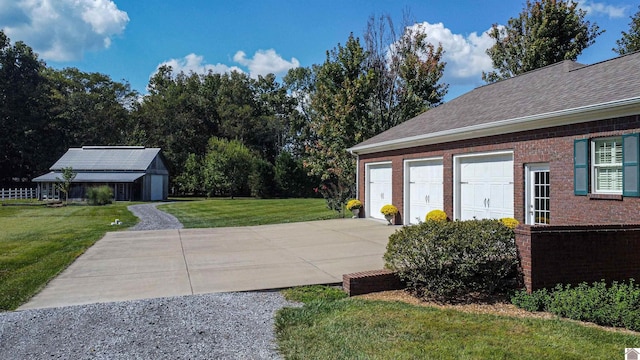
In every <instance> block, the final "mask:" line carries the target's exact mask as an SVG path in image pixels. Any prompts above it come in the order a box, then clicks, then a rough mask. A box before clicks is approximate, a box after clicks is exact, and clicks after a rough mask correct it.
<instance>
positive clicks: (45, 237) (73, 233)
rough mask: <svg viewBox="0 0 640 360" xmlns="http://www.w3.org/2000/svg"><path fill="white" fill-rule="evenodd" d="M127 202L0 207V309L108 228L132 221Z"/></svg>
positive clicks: (17, 301)
mask: <svg viewBox="0 0 640 360" xmlns="http://www.w3.org/2000/svg"><path fill="white" fill-rule="evenodd" d="M127 205H131V203H123V204H113V205H107V206H76V205H70V206H65V207H60V208H48V207H44V206H0V229H2V231H0V311H7V310H14V309H15V308H17V307H18V306H20V305H21V304H23V303H24V302H26V301H27V300H29V299H30V298H31V297H32V296H33V295H35V294H36V293H37V292H38V291H40V289H42V287H44V285H46V284H47V283H48V282H49V281H50V280H51V279H52V278H53V277H55V276H56V275H57V274H59V273H60V272H61V271H62V270H64V269H65V268H66V267H67V266H69V264H71V263H72V262H73V261H74V260H75V259H76V258H77V257H78V256H80V255H81V254H82V253H84V251H85V250H86V249H87V248H89V247H90V246H91V245H93V244H94V243H95V242H96V241H97V240H99V239H100V238H101V237H102V236H104V234H105V233H106V232H107V231H115V230H118V229H123V228H126V227H128V226H131V225H134V224H135V223H136V222H137V221H138V219H137V218H136V217H135V216H133V214H131V213H130V212H129V211H128V210H127ZM116 218H117V219H120V220H121V221H122V222H123V225H122V226H120V227H117V228H116V227H113V226H111V225H110V224H111V222H112V221H113V220H114V219H116Z"/></svg>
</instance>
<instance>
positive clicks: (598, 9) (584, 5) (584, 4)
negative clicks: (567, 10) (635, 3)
mask: <svg viewBox="0 0 640 360" xmlns="http://www.w3.org/2000/svg"><path fill="white" fill-rule="evenodd" d="M578 6H579V7H580V8H581V9H582V10H584V11H586V12H587V14H589V15H600V14H603V15H606V16H608V17H609V18H622V17H625V14H626V12H627V9H628V6H615V5H608V4H606V3H599V2H595V1H587V0H579V1H578Z"/></svg>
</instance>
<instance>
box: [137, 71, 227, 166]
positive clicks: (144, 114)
mask: <svg viewBox="0 0 640 360" xmlns="http://www.w3.org/2000/svg"><path fill="white" fill-rule="evenodd" d="M220 84H221V79H220V75H218V74H209V75H208V77H207V78H206V79H204V80H203V79H202V78H201V76H199V75H197V74H190V75H186V74H184V73H178V74H174V73H173V69H172V68H171V67H169V66H162V67H160V68H159V69H158V71H157V72H156V74H154V76H153V77H152V78H151V80H150V81H149V86H148V89H149V94H148V95H146V96H145V97H144V98H143V100H142V102H141V103H140V104H138V105H137V107H136V109H135V111H134V114H133V116H134V119H135V123H136V127H135V128H134V129H133V130H132V132H131V134H130V135H129V139H128V142H129V143H131V144H135V145H145V146H150V147H151V146H154V147H160V148H162V150H163V153H164V155H165V157H166V158H167V160H168V163H169V164H168V166H169V170H170V172H171V174H174V175H179V174H180V172H181V170H182V169H183V164H184V163H185V162H186V160H187V157H188V156H189V154H190V153H193V154H196V155H203V154H204V153H205V152H206V150H207V141H208V139H209V138H210V137H211V136H214V135H216V133H217V131H218V128H219V126H220V116H219V114H218V108H217V103H216V99H215V96H217V93H218V91H219V87H220V86H221V85H220Z"/></svg>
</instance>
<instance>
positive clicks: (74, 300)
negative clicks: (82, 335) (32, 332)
mask: <svg viewBox="0 0 640 360" xmlns="http://www.w3.org/2000/svg"><path fill="white" fill-rule="evenodd" d="M396 229H398V227H397V226H387V225H385V224H383V223H382V222H378V221H374V220H367V219H336V220H326V221H312V222H301V223H290V224H278V225H262V226H251V227H229V228H212V229H173V230H155V231H121V232H110V233H107V234H106V235H105V236H104V238H102V239H101V240H99V241H98V242H96V244H95V245H93V246H92V247H91V248H89V249H88V250H87V251H86V252H85V253H84V254H83V255H82V256H80V257H79V258H78V259H77V260H76V261H75V262H74V263H73V264H71V265H70V266H69V267H68V268H67V269H66V270H65V271H64V272H62V273H61V274H60V275H59V276H58V277H56V278H55V279H53V280H52V281H51V282H50V283H49V284H48V285H47V286H46V287H45V288H44V289H43V290H42V291H41V292H40V293H39V294H37V295H36V296H35V297H34V298H33V299H31V301H29V302H28V303H26V304H24V305H23V306H22V307H20V309H33V308H48V307H59V306H68V305H80V304H90V303H98V302H112V301H123V300H136V299H147V298H156V297H168V296H179V295H191V294H204V293H216V292H230V291H250V290H265V289H278V288H284V287H291V286H299V285H312V284H331V283H339V282H341V281H342V275H343V274H347V273H353V272H359V271H366V270H375V269H380V268H382V267H383V265H384V263H383V260H382V255H383V254H384V252H385V249H386V245H387V241H388V238H389V235H391V234H392V233H393V232H394V231H395V230H396Z"/></svg>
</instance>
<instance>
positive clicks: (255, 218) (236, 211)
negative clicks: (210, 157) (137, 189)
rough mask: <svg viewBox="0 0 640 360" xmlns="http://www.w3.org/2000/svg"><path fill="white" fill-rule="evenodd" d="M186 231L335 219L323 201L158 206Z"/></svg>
mask: <svg viewBox="0 0 640 360" xmlns="http://www.w3.org/2000/svg"><path fill="white" fill-rule="evenodd" d="M158 209H160V210H162V211H166V212H168V213H170V214H172V215H174V216H175V217H177V218H178V219H179V220H180V222H182V224H183V225H184V226H185V227H186V228H213V227H226V226H252V225H266V224H280V223H290V222H300V221H313V220H326V219H334V218H336V217H337V216H338V214H337V213H336V212H335V211H332V210H329V209H328V208H327V205H326V202H325V200H324V199H209V200H191V201H189V200H186V201H178V202H175V203H172V204H165V205H160V206H158Z"/></svg>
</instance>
